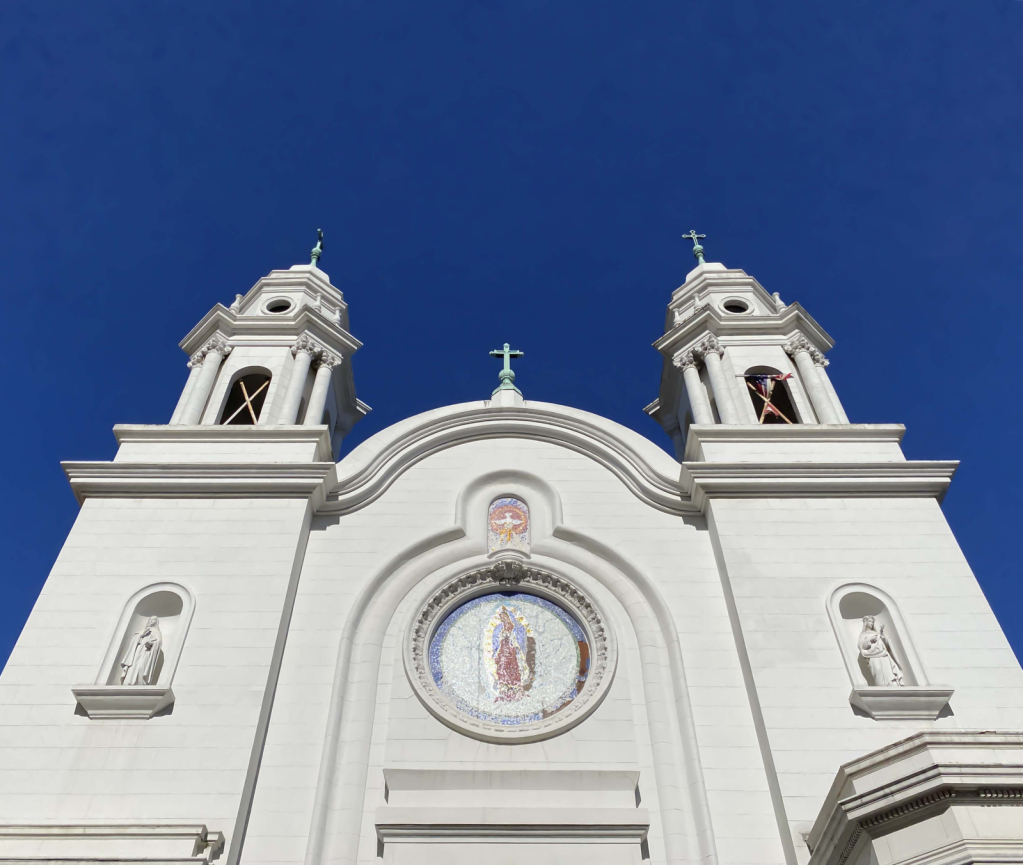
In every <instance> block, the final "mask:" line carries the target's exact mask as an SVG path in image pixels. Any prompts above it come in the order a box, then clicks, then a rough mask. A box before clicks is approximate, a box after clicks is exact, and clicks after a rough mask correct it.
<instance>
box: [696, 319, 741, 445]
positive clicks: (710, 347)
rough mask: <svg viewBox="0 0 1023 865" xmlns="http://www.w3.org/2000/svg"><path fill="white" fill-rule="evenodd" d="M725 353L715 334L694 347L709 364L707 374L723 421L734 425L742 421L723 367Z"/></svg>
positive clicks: (697, 355)
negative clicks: (722, 356) (722, 357)
mask: <svg viewBox="0 0 1023 865" xmlns="http://www.w3.org/2000/svg"><path fill="white" fill-rule="evenodd" d="M724 353H725V350H724V349H723V348H721V346H720V345H718V341H717V339H715V338H714V337H713V336H709V337H707V338H706V339H705V340H704V341H703V342H701V343H700V344H699V345H698V346H697V347H696V348H695V349H693V354H694V355H695V356H696V357H702V358H703V362H704V364H706V366H707V376H708V377H709V378H710V386H711V389H712V390H713V391H714V402H716V403H717V406H718V415H719V416H720V417H721V423H723V424H730V425H733V426H734V425H737V424H739V423H740V421H739V413H738V411H736V408H735V402H734V401H733V400H732V389H731V388H730V387H729V386H728V379H727V378H726V377H725V371H724V370H723V369H722V368H721V355H723V354H724Z"/></svg>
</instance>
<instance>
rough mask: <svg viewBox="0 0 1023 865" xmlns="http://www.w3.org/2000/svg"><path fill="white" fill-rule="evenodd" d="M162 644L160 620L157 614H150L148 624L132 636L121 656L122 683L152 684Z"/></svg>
mask: <svg viewBox="0 0 1023 865" xmlns="http://www.w3.org/2000/svg"><path fill="white" fill-rule="evenodd" d="M162 646H163V634H162V633H161V632H160V620H159V619H158V618H157V617H156V616H150V617H149V618H148V619H147V620H146V626H145V627H144V628H143V629H142V630H141V631H137V632H136V633H135V634H134V636H132V638H131V642H130V643H129V644H128V648H127V650H126V651H125V653H124V657H122V658H121V684H122V685H152V684H153V679H154V678H155V676H154V673H155V672H156V662H157V661H158V660H159V659H160V648H161V647H162Z"/></svg>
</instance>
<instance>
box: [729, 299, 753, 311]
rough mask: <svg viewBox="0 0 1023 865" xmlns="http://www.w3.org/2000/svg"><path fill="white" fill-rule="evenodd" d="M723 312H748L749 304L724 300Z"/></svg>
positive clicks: (742, 301) (741, 301)
mask: <svg viewBox="0 0 1023 865" xmlns="http://www.w3.org/2000/svg"><path fill="white" fill-rule="evenodd" d="M724 307H725V312H733V313H736V314H738V313H743V312H749V304H748V303H746V301H744V300H726V301H725V303H724Z"/></svg>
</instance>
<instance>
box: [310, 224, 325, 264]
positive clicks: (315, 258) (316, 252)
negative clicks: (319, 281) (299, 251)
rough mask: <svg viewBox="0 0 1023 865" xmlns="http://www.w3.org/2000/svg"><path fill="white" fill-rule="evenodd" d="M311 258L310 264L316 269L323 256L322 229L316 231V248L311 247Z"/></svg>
mask: <svg viewBox="0 0 1023 865" xmlns="http://www.w3.org/2000/svg"><path fill="white" fill-rule="evenodd" d="M309 255H310V256H311V260H310V262H309V263H310V264H311V265H312V266H313V267H317V266H318V265H319V262H320V256H321V255H323V229H322V228H317V229H316V246H314V247H313V251H312V252H310V253H309Z"/></svg>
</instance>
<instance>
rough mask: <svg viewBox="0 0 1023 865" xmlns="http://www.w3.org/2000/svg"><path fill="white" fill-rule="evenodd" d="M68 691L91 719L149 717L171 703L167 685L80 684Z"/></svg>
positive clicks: (171, 692) (172, 693)
mask: <svg viewBox="0 0 1023 865" xmlns="http://www.w3.org/2000/svg"><path fill="white" fill-rule="evenodd" d="M71 691H72V693H73V694H74V695H75V699H76V700H77V701H78V705H79V706H81V707H82V709H83V710H84V711H85V714H87V715H88V716H89V717H90V718H143V719H145V718H152V717H153V715H155V714H156V713H157V712H159V711H160V710H161V709H166V708H167V707H168V706H169V705H170V704H171V703H173V702H174V692H173V691H172V690H171V689H170V687H167V686H164V687H160V686H156V685H80V686H79V687H77V688H72V689H71Z"/></svg>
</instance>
